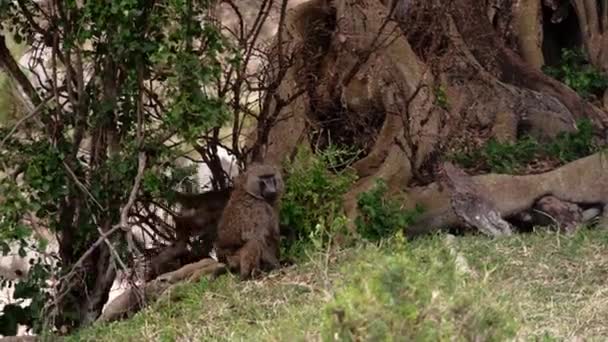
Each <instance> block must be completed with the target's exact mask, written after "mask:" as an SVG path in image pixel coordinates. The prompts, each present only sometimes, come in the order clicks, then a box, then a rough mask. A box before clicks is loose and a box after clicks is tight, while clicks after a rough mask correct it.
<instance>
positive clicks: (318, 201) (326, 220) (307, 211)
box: [280, 148, 355, 258]
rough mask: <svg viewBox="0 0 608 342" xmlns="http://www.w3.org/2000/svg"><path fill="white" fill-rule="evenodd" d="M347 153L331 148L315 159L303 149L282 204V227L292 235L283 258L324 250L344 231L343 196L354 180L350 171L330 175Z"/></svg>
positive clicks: (291, 167)
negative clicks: (333, 236)
mask: <svg viewBox="0 0 608 342" xmlns="http://www.w3.org/2000/svg"><path fill="white" fill-rule="evenodd" d="M347 154H348V152H346V151H344V150H339V149H336V148H329V149H327V150H325V151H324V152H320V153H318V154H317V155H313V154H312V153H311V152H309V151H308V150H305V149H300V150H299V151H298V153H297V155H296V157H295V159H294V161H293V162H292V163H290V164H289V165H287V167H286V174H285V195H284V196H283V199H282V201H281V212H280V217H281V225H282V226H283V227H285V229H288V230H289V231H290V232H291V233H292V234H291V236H290V237H289V238H288V239H287V240H286V241H285V242H284V243H283V244H282V249H283V250H282V253H281V254H282V255H286V256H288V257H294V258H300V257H302V256H303V254H304V252H305V251H306V249H308V248H310V247H315V248H320V247H323V246H325V244H326V243H327V242H328V241H329V239H330V238H331V236H332V235H333V234H334V233H336V232H338V231H341V230H343V229H344V227H345V222H346V219H345V217H344V215H343V214H342V196H343V195H344V194H345V193H346V192H347V191H348V189H349V188H350V186H351V185H352V184H353V182H354V180H355V175H354V173H353V172H351V171H350V170H348V169H345V170H342V171H331V170H332V169H335V166H336V163H342V162H343V161H344V157H345V155H347Z"/></svg>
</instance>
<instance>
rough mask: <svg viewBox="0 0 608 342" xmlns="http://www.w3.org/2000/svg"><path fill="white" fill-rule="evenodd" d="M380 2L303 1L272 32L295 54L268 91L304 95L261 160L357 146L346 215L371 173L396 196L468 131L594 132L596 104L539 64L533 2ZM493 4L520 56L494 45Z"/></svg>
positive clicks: (501, 38) (430, 173) (599, 116)
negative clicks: (505, 18) (507, 19)
mask: <svg viewBox="0 0 608 342" xmlns="http://www.w3.org/2000/svg"><path fill="white" fill-rule="evenodd" d="M385 3H387V5H386V6H384V5H383V4H382V3H381V2H380V1H378V0H333V1H326V0H312V1H310V2H307V3H305V4H303V5H300V6H297V7H295V8H294V9H292V10H291V11H290V12H289V14H288V18H287V23H288V24H289V25H288V26H287V29H286V30H285V32H284V33H283V34H284V36H283V37H282V39H283V41H286V42H289V49H288V50H289V51H290V52H291V53H292V54H293V56H294V57H295V59H296V60H295V62H294V64H293V67H292V70H291V71H290V72H291V73H290V77H288V79H287V80H286V81H284V82H283V83H282V84H281V87H280V88H279V89H280V91H281V92H283V93H284V94H292V93H294V91H295V90H296V89H305V90H306V92H305V93H304V94H303V95H302V96H300V97H299V99H298V101H296V102H294V103H293V104H292V105H289V106H287V107H286V108H284V109H283V110H282V111H281V114H280V118H281V121H280V124H278V125H276V126H275V127H273V129H272V130H271V132H270V139H269V141H271V142H272V143H271V144H270V145H269V147H268V151H267V158H268V159H269V160H270V161H272V162H281V161H282V160H284V159H285V158H287V157H289V156H290V155H291V154H292V153H293V151H294V149H295V148H296V147H297V146H299V145H301V143H302V142H305V143H307V144H311V145H312V146H316V147H320V148H323V147H324V146H328V145H329V144H330V143H334V144H336V143H337V144H338V145H343V146H351V147H352V146H355V147H357V148H359V149H360V150H361V151H362V153H361V154H360V158H359V160H357V161H356V162H355V163H354V164H353V168H354V169H355V171H356V172H357V174H358V176H359V180H358V181H357V183H356V184H355V186H354V187H353V188H352V190H351V191H350V192H349V193H348V194H347V195H346V196H345V199H344V200H345V209H346V212H347V215H348V217H349V218H351V219H353V218H354V217H355V216H356V199H357V196H358V194H359V193H361V192H362V191H366V190H367V189H369V188H370V187H371V186H372V185H373V184H374V182H375V180H376V179H377V178H382V179H384V180H385V181H386V182H387V183H388V185H389V189H393V191H395V192H405V193H406V194H407V193H409V192H411V190H412V189H413V188H412V187H413V186H424V185H425V184H429V183H431V182H433V181H434V180H435V179H436V177H437V170H438V168H439V162H440V161H441V159H444V156H445V153H446V151H448V150H450V149H451V148H453V147H455V146H457V145H459V144H460V145H462V144H466V143H467V139H470V137H471V136H479V135H480V132H490V133H489V134H485V135H483V139H485V140H487V139H489V138H491V137H494V138H496V139H498V140H502V141H513V140H516V139H517V138H518V136H520V135H522V134H531V135H533V136H536V137H537V138H539V139H541V140H542V139H546V138H551V137H554V136H556V135H557V134H559V133H560V132H563V131H574V130H576V125H575V121H576V120H577V119H581V118H589V119H591V120H592V122H593V124H594V126H595V128H596V130H597V132H598V133H599V132H603V131H604V130H605V129H606V128H607V127H608V116H607V115H606V113H605V112H603V111H602V110H601V109H599V108H597V107H595V106H593V105H591V104H590V103H588V102H586V101H585V100H583V99H582V98H581V97H579V96H578V95H577V94H576V93H575V92H574V91H573V90H571V89H570V88H568V87H567V86H565V85H564V84H562V83H560V82H558V81H557V80H554V79H552V78H550V77H548V76H546V75H544V74H543V73H542V72H541V71H540V67H541V66H542V65H543V63H544V62H543V55H542V51H541V46H542V18H541V17H540V16H541V13H540V12H541V8H540V5H539V3H538V2H533V1H524V0H522V1H518V2H513V3H511V2H509V1H489V2H488V3H489V4H488V7H484V6H483V5H481V4H480V3H479V1H475V0H459V1H453V2H447V3H446V2H444V1H439V0H430V1H429V0H425V1H422V0H420V1H403V0H397V1H385ZM495 3H501V4H503V8H502V9H501V10H502V11H503V12H504V11H507V13H509V15H510V16H513V18H514V23H515V24H514V25H515V29H514V30H512V31H513V32H515V33H516V34H517V35H518V36H517V37H516V39H515V41H516V44H515V45H517V47H518V51H519V53H521V55H519V54H518V53H517V52H516V51H514V50H512V49H511V48H510V47H509V46H510V43H509V42H505V39H506V38H505V37H506V36H508V35H507V34H506V33H505V32H506V31H508V29H504V32H501V30H500V29H496V28H495V26H497V25H498V24H496V22H497V20H496V19H495V16H496V15H500V13H498V14H497V13H494V12H493V10H492V9H493V8H496V4H495ZM578 6H579V7H580V5H578ZM513 11H515V13H513ZM389 18H392V19H394V20H389ZM319 28H324V29H325V30H322V29H319ZM319 132H320V133H319ZM286 137H288V138H286ZM296 137H297V138H296ZM497 206H498V207H500V206H501V204H500V203H497Z"/></svg>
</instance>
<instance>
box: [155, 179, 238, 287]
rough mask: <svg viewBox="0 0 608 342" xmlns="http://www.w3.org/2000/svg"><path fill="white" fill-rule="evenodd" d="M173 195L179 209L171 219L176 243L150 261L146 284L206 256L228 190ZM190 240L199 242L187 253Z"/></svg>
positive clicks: (210, 248)
mask: <svg viewBox="0 0 608 342" xmlns="http://www.w3.org/2000/svg"><path fill="white" fill-rule="evenodd" d="M176 195H177V198H176V199H177V202H178V203H180V204H181V206H182V210H181V211H180V214H179V215H177V216H175V217H174V220H175V235H176V240H175V242H174V243H173V244H172V245H170V246H167V247H166V248H165V249H164V250H162V251H161V252H160V253H158V254H157V255H155V256H154V257H153V258H152V260H151V261H150V268H149V269H148V270H147V273H146V281H149V280H152V279H154V278H156V277H157V276H158V275H160V274H163V273H166V272H170V271H173V270H176V269H178V268H179V267H181V266H183V265H185V264H189V263H192V262H195V261H197V260H200V259H202V258H205V257H209V255H210V252H211V250H212V248H213V241H215V238H216V236H217V225H218V221H219V219H220V217H221V215H222V211H223V210H224V207H225V206H226V203H227V202H228V199H229V197H230V189H224V190H214V191H209V192H205V193H202V194H183V193H177V194H176ZM191 237H194V238H196V239H197V240H198V241H199V242H201V241H202V243H200V246H198V247H197V248H192V250H191V251H189V250H188V245H189V244H190V238H191Z"/></svg>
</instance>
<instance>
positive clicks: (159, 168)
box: [0, 0, 239, 334]
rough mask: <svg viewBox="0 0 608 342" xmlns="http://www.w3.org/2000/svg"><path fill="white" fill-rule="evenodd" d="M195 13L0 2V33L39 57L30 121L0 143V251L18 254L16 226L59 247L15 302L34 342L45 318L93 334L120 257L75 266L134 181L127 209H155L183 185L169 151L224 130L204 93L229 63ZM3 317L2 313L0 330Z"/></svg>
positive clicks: (219, 101)
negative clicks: (45, 232)
mask: <svg viewBox="0 0 608 342" xmlns="http://www.w3.org/2000/svg"><path fill="white" fill-rule="evenodd" d="M208 10H209V5H208V4H207V1H190V0H177V1H168V2H154V1H152V2H150V1H140V0H127V1H120V2H106V1H85V2H77V1H57V2H53V3H49V4H45V5H44V6H43V5H40V3H38V2H36V1H19V3H17V2H10V1H0V29H2V30H5V31H9V32H10V33H11V34H12V36H13V37H14V39H15V41H17V42H21V41H24V42H26V43H27V44H28V45H29V46H30V47H31V49H32V51H36V52H37V53H40V54H43V53H47V54H49V55H50V56H51V58H50V59H49V61H47V63H46V64H37V61H36V60H35V59H34V60H33V61H31V62H30V63H33V64H34V65H38V66H39V67H41V68H42V70H43V72H42V73H40V69H37V70H38V74H36V72H35V71H32V70H31V72H32V73H34V77H33V79H34V80H38V82H36V81H31V80H30V82H32V85H31V90H33V91H32V92H29V93H27V94H26V95H27V99H28V100H29V101H30V102H31V104H32V108H33V107H37V109H36V110H35V111H34V113H33V114H32V115H31V116H30V118H31V120H29V121H26V122H24V124H23V125H22V127H20V130H19V133H18V134H16V133H15V132H14V130H12V127H5V128H2V129H1V130H0V138H1V141H2V143H1V144H0V145H2V152H1V154H0V163H1V165H2V171H3V172H4V173H5V174H7V175H9V177H3V178H2V180H1V181H0V188H1V193H2V195H3V197H4V198H3V199H2V205H1V206H0V237H1V239H0V240H1V241H3V242H2V247H3V250H4V251H5V252H6V251H7V250H8V244H9V243H11V241H16V242H18V243H19V245H20V247H19V248H25V247H28V246H26V245H27V244H28V240H27V239H26V237H27V235H28V234H29V233H28V232H29V230H28V229H26V228H25V226H24V224H25V223H24V217H25V216H27V215H31V216H33V217H36V218H37V219H38V220H39V221H40V222H43V223H44V224H45V225H46V226H48V227H50V228H51V229H52V230H53V231H55V232H58V233H60V237H61V240H60V241H59V243H60V247H61V250H60V255H59V260H58V261H59V262H60V264H59V265H60V266H61V267H60V269H59V270H52V269H50V268H48V267H42V264H41V263H40V267H39V268H35V271H34V272H30V274H29V276H28V277H29V278H28V280H27V281H26V282H24V283H23V285H20V286H21V288H22V290H19V291H17V293H16V295H15V297H31V296H32V295H34V300H33V302H32V304H31V305H29V306H28V307H27V309H26V310H28V314H27V315H26V316H29V318H28V319H21V321H24V320H25V321H31V320H32V319H33V320H34V321H35V322H36V323H37V325H36V327H37V328H41V327H42V323H45V322H42V318H44V319H48V320H49V321H48V322H47V323H51V324H53V323H54V324H55V325H57V326H66V327H68V328H69V327H72V326H77V325H79V324H82V323H88V322H90V321H91V320H93V319H94V318H95V317H96V315H97V314H98V313H99V311H100V310H101V305H103V298H106V297H105V296H106V294H107V292H108V291H109V287H108V284H109V285H111V283H112V279H113V274H115V272H116V268H117V267H118V265H115V263H116V262H114V261H112V260H114V259H113V258H114V257H116V258H119V259H122V260H127V263H128V262H130V260H132V257H130V253H132V252H133V251H132V250H128V248H127V247H126V245H124V244H123V245H122V246H120V243H121V241H122V242H123V243H124V240H123V239H120V238H117V237H116V236H113V237H112V240H113V241H114V242H117V243H118V247H117V248H116V249H115V250H114V249H112V248H109V247H108V246H106V245H101V246H100V247H99V248H97V249H96V250H95V251H94V252H93V253H91V254H90V256H89V257H88V258H84V259H83V260H80V261H79V259H80V258H81V257H82V256H83V253H85V251H87V250H88V249H89V248H90V247H91V245H92V244H93V243H94V242H95V241H96V240H97V239H98V237H99V235H100V233H101V232H102V231H104V232H107V231H109V230H110V229H111V228H112V227H116V226H117V225H118V224H119V221H120V216H121V210H124V207H125V205H126V203H127V200H128V198H129V196H130V194H131V192H132V189H133V188H134V179H135V178H136V175H137V173H138V167H144V166H145V167H144V169H145V172H144V174H143V178H144V179H143V181H142V183H143V185H142V186H141V187H140V188H139V190H140V191H136V192H135V194H137V195H138V196H137V199H138V200H137V201H136V202H137V203H136V205H135V206H133V207H132V208H135V207H142V206H146V203H151V202H152V201H160V202H166V198H163V196H166V194H168V193H170V191H169V190H171V189H173V188H175V187H176V186H177V184H178V182H179V180H180V179H182V178H183V177H184V176H185V175H187V174H188V172H191V171H192V170H190V169H189V170H180V168H179V167H177V166H176V165H175V163H173V161H174V160H175V158H176V157H177V156H179V155H181V154H183V153H184V151H185V150H186V145H185V144H183V143H178V144H176V143H172V142H171V141H170V140H169V139H170V138H173V137H177V138H183V140H184V141H185V142H187V143H189V144H190V145H192V146H197V145H198V144H203V143H208V140H209V139H208V138H209V137H213V136H214V133H215V132H218V131H219V129H220V127H221V126H222V125H223V124H224V123H226V122H227V121H228V120H229V119H230V116H229V114H230V112H229V111H228V110H227V106H226V105H225V99H223V98H222V97H221V96H219V95H218V93H217V91H213V89H212V88H211V87H210V84H212V83H213V84H215V82H218V81H219V80H220V78H221V74H222V67H223V65H228V66H235V65H237V63H238V59H239V57H238V54H237V53H236V51H235V50H233V49H230V48H229V47H228V43H227V41H226V40H225V39H224V38H223V37H222V35H221V34H220V31H219V30H218V28H217V26H216V25H215V23H214V22H213V21H212V20H211V19H208V17H207V13H208ZM0 39H2V40H4V37H2V36H0ZM4 58H8V57H6V56H4ZM39 62H40V61H38V63H39ZM49 62H50V65H49ZM22 86H23V85H22ZM26 90H27V89H26ZM22 128H23V129H26V130H25V132H26V133H22V132H23V131H22V130H21V129H22ZM215 137H217V135H215ZM216 142H217V140H216ZM83 149H84V150H83ZM83 151H84V152H83ZM169 204H170V203H169ZM30 244H31V243H30ZM117 253H118V254H117ZM120 255H122V257H121V256H120ZM70 271H73V272H70ZM55 272H57V273H55ZM51 276H53V277H56V278H58V279H59V280H60V282H59V287H58V288H57V290H58V295H57V297H56V298H55V300H54V302H53V305H50V306H49V305H47V306H46V307H44V312H43V306H44V303H47V304H48V303H49V302H48V298H47V295H45V294H44V293H43V291H42V290H43V289H44V288H46V287H47V285H46V280H48V279H49V278H50V277H51ZM105 277H107V278H105ZM24 286H26V287H27V289H23V287H24ZM84 289H87V290H86V291H84ZM85 292H86V293H85ZM12 314H13V313H12V312H11V310H5V311H4V316H0V320H3V319H4V320H7V319H8V320H10V319H9V318H8V316H11V315H12ZM19 315H20V316H23V313H22V312H19ZM41 315H44V316H41ZM13 316H14V315H13ZM13 321H14V320H13ZM3 327H4V325H3ZM0 333H3V334H10V331H1V332H0Z"/></svg>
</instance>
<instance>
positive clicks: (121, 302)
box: [97, 258, 226, 322]
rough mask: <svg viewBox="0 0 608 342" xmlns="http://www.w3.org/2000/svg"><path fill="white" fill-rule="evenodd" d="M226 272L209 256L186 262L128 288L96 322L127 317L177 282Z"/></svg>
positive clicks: (223, 266) (154, 299)
mask: <svg viewBox="0 0 608 342" xmlns="http://www.w3.org/2000/svg"><path fill="white" fill-rule="evenodd" d="M225 272H226V267H225V265H224V264H222V263H220V262H217V261H215V260H213V259H211V258H206V259H203V260H201V261H198V262H195V263H192V264H188V265H185V266H183V267H182V268H180V269H178V270H176V271H173V272H169V273H165V274H162V275H160V276H159V277H157V278H156V279H154V280H152V281H151V282H148V283H146V284H145V285H144V286H142V287H140V288H130V289H128V290H127V291H125V292H124V293H123V294H121V295H120V296H118V297H117V298H116V299H114V300H113V301H112V302H111V303H110V304H108V306H107V307H106V310H105V311H104V312H103V313H102V314H101V316H100V317H99V318H98V319H97V321H98V322H112V321H116V320H119V319H123V318H127V317H129V316H131V315H133V314H134V313H136V312H137V311H139V310H141V309H142V308H144V307H145V306H146V305H147V304H148V303H151V302H154V301H156V300H157V299H158V298H160V297H161V296H162V295H163V294H164V293H165V292H167V289H169V288H171V287H172V286H173V285H175V284H177V283H179V282H187V283H193V282H197V281H198V280H199V279H200V278H201V277H202V276H210V277H211V278H212V279H213V278H215V277H217V276H219V275H220V274H223V273H225Z"/></svg>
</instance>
